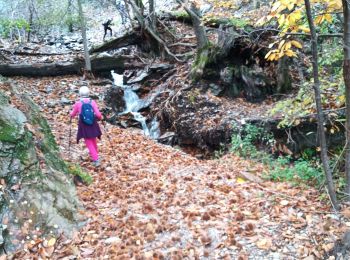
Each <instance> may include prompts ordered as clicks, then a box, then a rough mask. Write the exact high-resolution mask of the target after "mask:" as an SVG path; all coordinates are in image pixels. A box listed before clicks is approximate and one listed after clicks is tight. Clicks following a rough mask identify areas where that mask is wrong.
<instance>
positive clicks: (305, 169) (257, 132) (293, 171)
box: [230, 124, 323, 184]
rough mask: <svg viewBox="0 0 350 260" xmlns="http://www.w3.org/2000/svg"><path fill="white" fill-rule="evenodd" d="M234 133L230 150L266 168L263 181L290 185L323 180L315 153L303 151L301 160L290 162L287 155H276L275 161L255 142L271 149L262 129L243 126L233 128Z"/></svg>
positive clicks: (291, 160)
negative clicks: (258, 162) (283, 182)
mask: <svg viewBox="0 0 350 260" xmlns="http://www.w3.org/2000/svg"><path fill="white" fill-rule="evenodd" d="M234 129H235V134H233V136H232V141H231V149H230V151H231V152H233V153H235V154H237V155H239V156H242V157H245V158H249V159H254V160H258V161H260V162H262V163H264V164H265V165H267V166H268V168H269V172H268V174H267V175H266V178H268V179H271V180H274V181H291V182H293V183H299V182H301V181H302V182H307V183H312V184H314V183H317V184H321V183H322V180H323V172H322V167H321V165H320V163H319V161H318V160H316V159H315V155H316V151H315V150H312V149H308V150H305V151H304V152H303V154H302V157H301V158H299V159H298V160H293V159H292V158H291V157H290V156H280V157H278V158H277V159H275V158H274V157H273V156H272V155H270V154H268V153H266V152H264V151H260V150H259V149H258V148H257V146H256V145H257V144H258V143H260V144H261V143H264V144H265V145H268V146H272V145H273V144H274V139H273V137H272V135H271V134H269V133H266V132H265V131H264V130H263V129H262V128H260V127H257V126H254V125H251V124H246V125H243V126H242V127H241V130H239V131H237V130H238V126H237V125H235V126H234Z"/></svg>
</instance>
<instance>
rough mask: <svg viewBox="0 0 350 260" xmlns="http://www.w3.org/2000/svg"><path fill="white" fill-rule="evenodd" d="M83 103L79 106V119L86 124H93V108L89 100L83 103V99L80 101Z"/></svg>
mask: <svg viewBox="0 0 350 260" xmlns="http://www.w3.org/2000/svg"><path fill="white" fill-rule="evenodd" d="M81 102H82V103H83V105H82V106H81V112H80V115H79V116H80V120H81V121H82V122H83V123H84V124H86V125H93V123H94V121H95V113H94V108H93V107H92V105H91V100H90V101H89V103H84V101H81Z"/></svg>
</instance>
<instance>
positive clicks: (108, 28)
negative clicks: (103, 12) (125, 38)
mask: <svg viewBox="0 0 350 260" xmlns="http://www.w3.org/2000/svg"><path fill="white" fill-rule="evenodd" d="M111 24H112V19H108V20H107V22H105V23H103V24H102V25H103V29H104V31H105V34H104V35H103V40H105V37H106V35H107V31H108V30H109V31H110V32H111V36H112V28H111V27H110V25H111Z"/></svg>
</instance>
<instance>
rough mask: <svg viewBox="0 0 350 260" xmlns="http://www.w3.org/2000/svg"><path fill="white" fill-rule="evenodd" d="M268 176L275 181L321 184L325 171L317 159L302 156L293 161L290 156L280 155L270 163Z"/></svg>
mask: <svg viewBox="0 0 350 260" xmlns="http://www.w3.org/2000/svg"><path fill="white" fill-rule="evenodd" d="M269 167H270V171H269V174H268V176H267V177H268V178H269V179H271V180H274V181H291V182H294V183H298V182H300V181H303V182H308V183H317V184H321V183H322V181H323V171H322V167H321V165H320V163H319V162H318V161H317V160H314V161H307V160H305V159H303V158H300V159H298V160H296V161H294V162H293V160H292V159H291V158H290V157H278V158H277V159H276V160H273V161H272V162H271V164H270V165H269Z"/></svg>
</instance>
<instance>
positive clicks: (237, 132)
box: [230, 124, 274, 158]
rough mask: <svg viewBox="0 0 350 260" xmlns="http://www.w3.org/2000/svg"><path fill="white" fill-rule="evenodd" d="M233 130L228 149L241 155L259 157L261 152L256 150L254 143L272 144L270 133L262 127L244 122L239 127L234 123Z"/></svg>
mask: <svg viewBox="0 0 350 260" xmlns="http://www.w3.org/2000/svg"><path fill="white" fill-rule="evenodd" d="M233 131H234V134H233V135H232V138H231V148H230V151H231V152H233V153H235V154H237V155H239V156H242V157H250V158H258V157H261V155H262V152H260V151H258V149H257V148H256V144H258V143H260V144H265V145H268V146H272V145H273V143H274V139H273V136H272V135H271V134H268V133H266V132H265V131H264V129H263V128H260V127H257V126H255V125H252V124H244V125H243V126H241V127H239V126H238V125H237V124H234V125H233Z"/></svg>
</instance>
